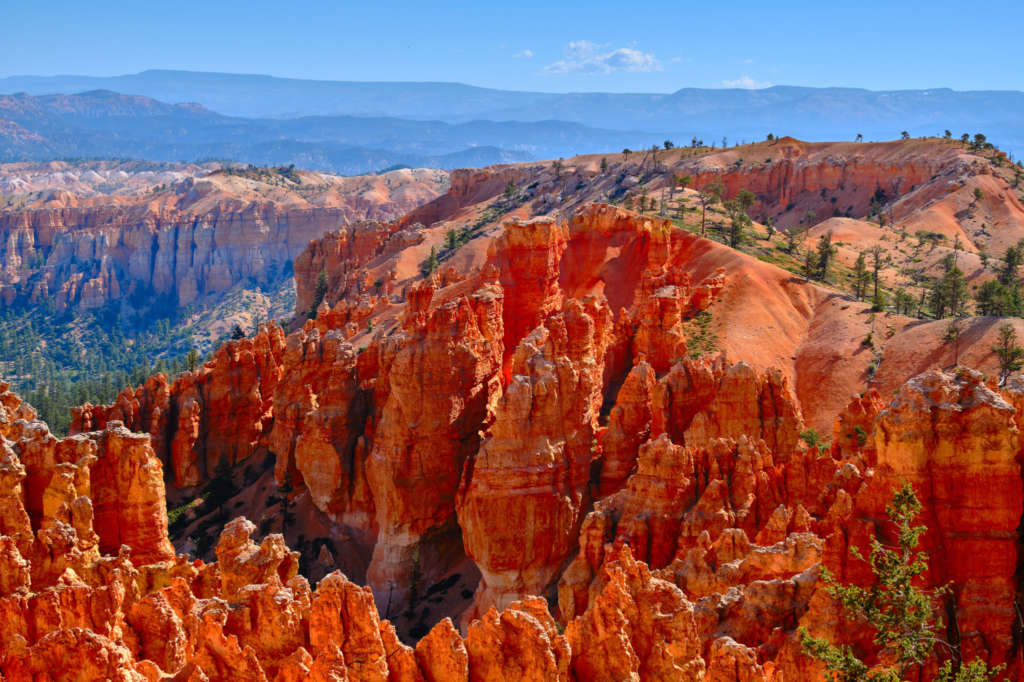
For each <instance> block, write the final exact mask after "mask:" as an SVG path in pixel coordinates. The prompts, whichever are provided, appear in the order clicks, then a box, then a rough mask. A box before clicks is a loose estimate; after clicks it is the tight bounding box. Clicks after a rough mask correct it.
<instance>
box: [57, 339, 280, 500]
mask: <svg viewBox="0 0 1024 682" xmlns="http://www.w3.org/2000/svg"><path fill="white" fill-rule="evenodd" d="M284 349H285V339H284V332H283V331H282V330H281V328H280V327H278V326H277V325H276V324H270V325H267V326H265V327H264V328H263V329H262V330H261V331H260V332H259V333H258V334H257V335H256V336H254V337H252V338H246V339H240V340H237V341H229V342H226V343H225V344H224V345H222V346H221V347H220V348H219V349H217V352H216V353H215V354H214V356H213V358H212V359H211V360H209V361H208V362H207V363H206V364H205V365H204V366H203V367H201V368H200V369H198V370H196V371H194V372H187V373H185V374H184V375H182V376H181V377H180V378H178V379H177V380H176V381H175V382H174V383H173V384H172V385H170V386H168V384H167V380H166V378H165V377H164V376H163V375H159V374H158V375H156V376H154V377H150V379H148V380H147V381H146V383H145V384H143V385H142V386H139V387H138V388H137V389H135V391H131V390H130V389H125V390H124V391H122V392H121V394H120V395H119V396H118V398H117V401H115V402H114V403H113V404H111V405H90V404H88V403H86V404H85V405H82V406H80V407H76V408H74V409H73V410H72V421H71V433H81V432H86V431H92V430H99V429H103V428H105V427H106V425H107V424H108V423H110V422H112V421H120V422H122V423H124V424H125V425H126V426H127V427H128V428H130V429H131V430H133V431H141V432H144V433H148V434H149V435H150V436H151V437H152V443H153V446H154V449H155V450H156V453H157V456H158V457H159V458H160V460H161V461H163V462H164V463H165V464H166V465H167V466H168V467H169V468H170V469H171V471H172V472H173V476H174V478H173V480H174V485H175V487H179V488H184V487H191V486H194V485H196V484H197V483H199V482H200V481H202V480H208V479H209V478H211V477H212V476H213V472H214V470H215V469H216V467H217V465H218V463H219V462H220V461H221V460H222V459H223V460H224V461H225V462H226V463H227V464H229V465H234V464H237V463H238V462H241V461H243V460H245V459H247V458H248V457H250V456H251V455H252V454H253V452H255V450H256V448H257V447H259V446H260V445H262V444H263V440H264V438H265V435H266V433H267V432H268V431H269V426H270V424H271V423H272V421H273V408H272V405H273V396H274V390H275V389H276V387H277V383H278V381H280V378H281V374H282V365H281V363H282V357H283V355H284Z"/></svg>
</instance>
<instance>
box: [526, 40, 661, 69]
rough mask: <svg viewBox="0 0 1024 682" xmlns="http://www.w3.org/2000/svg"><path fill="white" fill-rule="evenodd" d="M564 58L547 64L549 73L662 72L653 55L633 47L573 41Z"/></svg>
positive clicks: (568, 46)
mask: <svg viewBox="0 0 1024 682" xmlns="http://www.w3.org/2000/svg"><path fill="white" fill-rule="evenodd" d="M565 52H566V55H565V59H561V60H559V61H557V62H555V63H554V64H548V65H547V66H545V67H544V70H545V71H547V72H548V73H594V74H605V73H611V72H613V71H660V70H661V62H659V61H658V59H657V58H656V57H655V56H654V55H653V54H650V53H647V52H641V51H640V50H636V49H633V48H631V47H620V48H617V49H610V48H609V47H608V46H605V45H598V44H596V43H592V42H590V41H589V40H574V41H572V42H570V43H569V44H568V45H566V46H565Z"/></svg>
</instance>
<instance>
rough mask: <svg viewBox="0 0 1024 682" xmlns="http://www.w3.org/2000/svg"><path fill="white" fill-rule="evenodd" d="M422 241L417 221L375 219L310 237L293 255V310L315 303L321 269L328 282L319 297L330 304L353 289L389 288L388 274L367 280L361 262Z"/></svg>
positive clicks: (307, 307)
mask: <svg viewBox="0 0 1024 682" xmlns="http://www.w3.org/2000/svg"><path fill="white" fill-rule="evenodd" d="M422 241H423V235H422V234H421V231H420V230H419V229H418V226H416V225H413V226H410V227H408V228H405V229H403V228H401V227H400V226H399V224H398V223H397V222H393V223H382V222H378V221H360V222H357V223H353V224H351V225H347V226H345V227H342V228H340V229H339V230H336V231H334V232H328V233H327V234H326V235H324V236H323V237H322V238H320V239H314V240H312V241H310V242H309V244H308V245H307V246H306V248H305V249H303V250H302V252H301V253H300V254H299V255H298V256H297V257H296V258H295V265H294V267H295V285H296V297H295V311H296V314H300V315H301V314H304V313H306V312H307V311H308V310H309V309H310V307H311V306H312V305H313V304H314V300H313V299H314V297H315V296H316V295H317V286H318V281H319V278H320V275H321V273H323V276H324V279H325V280H326V284H327V289H326V292H323V294H322V296H323V297H322V298H321V300H326V301H327V304H328V305H329V306H333V305H334V304H336V303H337V302H338V301H341V300H344V299H345V298H346V297H347V296H350V295H353V294H356V293H362V292H370V291H376V292H381V293H386V292H388V291H390V285H391V281H390V278H387V281H384V280H383V279H382V280H381V281H374V280H370V281H367V277H368V273H367V272H366V271H365V270H364V269H363V268H364V266H365V265H366V264H367V263H369V262H370V261H371V260H373V259H375V258H378V257H385V256H388V255H392V254H395V253H398V252H399V251H401V250H402V249H405V248H406V247H408V246H411V245H413V244H418V243H419V242H422ZM316 303H317V305H319V301H317V302H316Z"/></svg>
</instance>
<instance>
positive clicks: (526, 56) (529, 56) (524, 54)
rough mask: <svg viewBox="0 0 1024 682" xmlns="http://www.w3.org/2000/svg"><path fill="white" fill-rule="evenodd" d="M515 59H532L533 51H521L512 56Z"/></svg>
mask: <svg viewBox="0 0 1024 682" xmlns="http://www.w3.org/2000/svg"><path fill="white" fill-rule="evenodd" d="M512 56H513V57H515V58H516V59H533V50H523V51H522V52H516V53H515V54H514V55H512Z"/></svg>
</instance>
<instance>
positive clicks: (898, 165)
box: [686, 137, 956, 227]
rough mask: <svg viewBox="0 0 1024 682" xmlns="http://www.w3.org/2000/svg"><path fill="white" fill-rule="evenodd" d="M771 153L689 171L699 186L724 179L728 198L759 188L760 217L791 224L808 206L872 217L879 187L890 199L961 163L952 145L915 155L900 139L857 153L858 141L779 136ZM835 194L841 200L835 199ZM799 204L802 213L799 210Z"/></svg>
mask: <svg viewBox="0 0 1024 682" xmlns="http://www.w3.org/2000/svg"><path fill="white" fill-rule="evenodd" d="M836 146H839V145H836ZM770 151H771V157H772V158H771V159H770V162H769V163H768V164H767V165H766V166H763V165H761V164H754V165H744V164H740V165H739V167H738V168H735V167H731V164H730V165H726V164H727V163H728V160H727V158H724V155H720V156H719V158H715V159H713V160H707V161H705V160H703V159H702V160H699V161H697V162H694V163H691V164H690V165H689V166H688V167H687V168H686V171H687V172H689V173H691V174H692V176H693V187H694V188H696V189H701V188H704V187H706V186H707V185H709V184H711V183H719V184H720V185H721V186H722V188H723V190H724V191H723V193H722V194H723V196H724V197H725V198H731V197H735V196H736V194H737V193H738V192H739V191H740V190H742V189H745V190H747V191H749V192H753V193H754V195H755V196H757V197H758V198H759V200H760V201H761V202H763V203H759V204H758V205H757V206H756V208H755V213H754V215H755V216H759V215H761V214H764V215H769V214H772V215H773V217H779V216H781V218H782V220H781V223H780V224H781V225H782V226H784V227H789V226H790V225H796V224H799V221H800V220H801V219H802V211H805V210H808V209H811V210H816V213H817V214H818V217H819V219H821V218H824V217H825V216H828V215H833V209H836V210H837V211H839V213H836V215H852V216H863V215H867V214H868V212H869V209H870V205H871V201H872V199H873V198H874V196H875V193H876V191H878V190H882V192H883V193H884V194H885V195H886V196H888V197H894V196H899V195H901V194H905V193H907V192H909V191H910V190H911V189H912V188H915V187H917V186H919V185H921V184H923V183H925V182H927V181H929V180H931V179H932V178H934V177H935V176H936V175H938V174H940V173H943V172H948V171H949V170H950V169H951V167H954V166H955V161H956V159H955V158H953V157H955V153H953V150H951V149H947V150H941V151H942V152H945V153H939V152H937V151H936V150H934V149H927V150H923V153H921V152H919V153H916V154H915V153H914V152H913V151H912V150H908V151H909V153H908V152H905V151H903V150H900V148H899V144H898V143H887V144H885V145H876V146H875V148H874V149H871V150H870V152H868V153H857V151H858V149H857V146H856V145H848V149H835V148H833V149H823V148H822V146H819V145H813V144H808V143H805V142H801V141H799V140H795V139H793V138H791V137H784V138H780V139H778V140H777V141H776V143H775V144H773V145H772V148H771V150H770ZM832 197H835V198H836V199H837V201H836V202H831V198H832ZM826 198H828V201H829V202H830V203H826V201H825V200H826ZM797 205H799V206H800V211H801V213H799V214H798V212H797V211H794V210H793V208H795V207H796V206H797ZM783 207H786V208H785V210H783ZM770 209H771V210H770Z"/></svg>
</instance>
